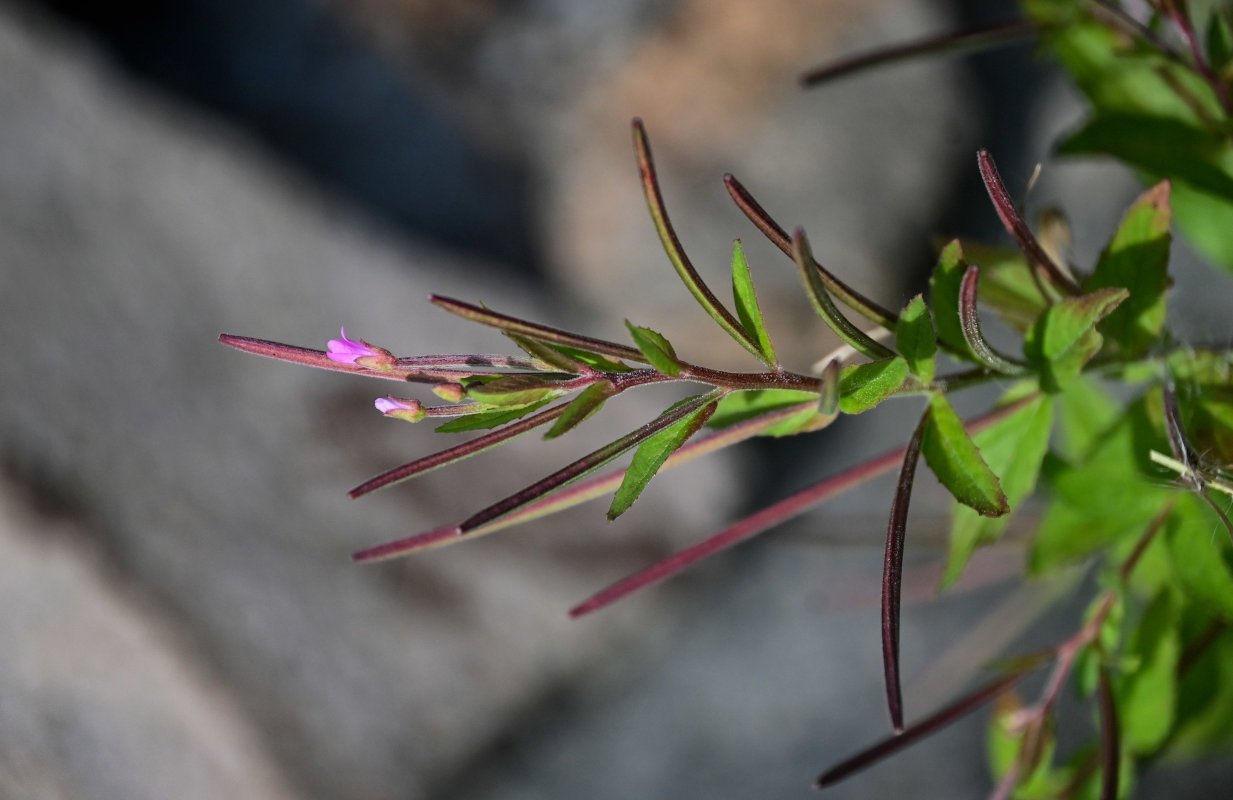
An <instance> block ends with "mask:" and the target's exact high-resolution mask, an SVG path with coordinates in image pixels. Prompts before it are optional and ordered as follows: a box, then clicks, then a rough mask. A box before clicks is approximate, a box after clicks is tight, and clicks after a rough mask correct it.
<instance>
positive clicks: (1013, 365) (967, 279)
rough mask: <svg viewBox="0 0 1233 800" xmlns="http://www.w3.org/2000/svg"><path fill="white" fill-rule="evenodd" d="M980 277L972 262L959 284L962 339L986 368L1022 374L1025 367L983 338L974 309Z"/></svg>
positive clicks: (1011, 373) (978, 317)
mask: <svg viewBox="0 0 1233 800" xmlns="http://www.w3.org/2000/svg"><path fill="white" fill-rule="evenodd" d="M979 278H980V267H978V266H976V265H975V264H973V265H972V266H970V267H968V268H967V271H966V272H964V273H963V280H962V281H961V282H960V284H959V327H960V330H962V332H963V340H964V341H965V342H967V345H968V349H969V350H971V351H972V355H974V356H976V360H977V361H979V362H980V363H981V364H983V365H984V366H985V367H986V368H987V369H990V370H993V371H994V372H1000V373H1002V374H1003V375H1022V374H1024V373H1025V372H1027V367H1026V366H1024V365H1023V364H1019V363H1017V362H1015V361H1013V360H1011V359H1009V358H1007V357H1006V356H1004V355H1002V354H1001V353H999V352H998V351H997V350H995V349H994V348H993V345H991V344H989V342H988V341H987V340H986V339H985V334H984V332H983V331H982V330H981V327H980V316H979V314H977V311H976V287H977V281H978V280H979Z"/></svg>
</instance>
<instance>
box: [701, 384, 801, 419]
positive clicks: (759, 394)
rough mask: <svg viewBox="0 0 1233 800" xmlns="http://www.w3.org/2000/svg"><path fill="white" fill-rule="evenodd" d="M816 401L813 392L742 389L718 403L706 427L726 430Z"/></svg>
mask: <svg viewBox="0 0 1233 800" xmlns="http://www.w3.org/2000/svg"><path fill="white" fill-rule="evenodd" d="M817 401H818V395H817V394H815V393H814V392H803V391H798V390H796V389H744V390H741V391H736V392H732V393H730V394H728V395H726V396H724V398H723V399H722V400H720V401H719V407H718V408H717V409H716V410H715V414H714V415H713V416H712V417H711V419H710V421H709V422H707V427H710V428H727V427H729V426H731V425H736V424H737V423H739V422H744V421H745V420H748V419H753V418H754V417H759V416H762V415H763V414H766V413H769V412H771V411H778V410H780V409H783V408H788V407H790V406H796V405H801V404H802V403H817Z"/></svg>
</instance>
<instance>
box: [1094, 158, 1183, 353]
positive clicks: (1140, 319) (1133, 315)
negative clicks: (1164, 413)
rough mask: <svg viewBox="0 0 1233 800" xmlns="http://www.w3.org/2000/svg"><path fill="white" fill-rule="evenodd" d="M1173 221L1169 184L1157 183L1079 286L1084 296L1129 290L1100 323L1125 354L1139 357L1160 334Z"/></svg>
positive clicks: (1119, 227)
mask: <svg viewBox="0 0 1233 800" xmlns="http://www.w3.org/2000/svg"><path fill="white" fill-rule="evenodd" d="M1171 219H1172V212H1171V210H1170V207H1169V182H1168V181H1161V182H1160V183H1158V184H1156V185H1155V186H1153V187H1152V188H1151V189H1148V190H1147V191H1146V192H1145V193H1144V194H1143V196H1142V197H1140V198H1139V199H1138V200H1137V201H1136V202H1135V204H1134V205H1133V206H1131V207H1130V210H1129V211H1127V212H1126V216H1125V218H1123V219H1122V223H1121V225H1119V226H1118V229H1117V231H1116V232H1115V233H1114V234H1113V239H1112V241H1110V242H1109V246H1108V247H1106V248H1105V250H1104V252H1103V253H1101V254H1100V261H1099V262H1097V264H1096V270H1095V271H1094V272H1093V273H1092V275H1091V277H1089V278H1088V279H1087V280H1086V281H1085V282H1084V284H1083V290H1084V291H1085V292H1092V291H1095V290H1096V289H1104V288H1108V287H1121V288H1123V289H1127V290H1129V291H1130V296H1129V297H1127V298H1126V302H1124V303H1122V304H1121V305H1120V306H1118V307H1117V308H1115V309H1114V310H1113V311H1112V312H1110V313H1109V316H1108V317H1106V318H1105V319H1104V320H1103V321H1102V322H1101V323H1100V332H1101V333H1103V334H1104V335H1105V336H1106V337H1108V338H1109V339H1110V340H1112V341H1113V342H1114V343H1116V344H1117V345H1118V346H1119V347H1120V348H1121V349H1122V350H1123V351H1124V352H1125V353H1126V354H1127V355H1139V354H1141V353H1143V352H1144V351H1145V350H1146V349H1147V348H1148V347H1149V346H1150V345H1151V344H1152V343H1153V342H1155V341H1156V340H1157V339H1159V338H1160V334H1161V331H1163V330H1164V322H1165V290H1166V289H1168V287H1169V274H1168V266H1169V242H1170V236H1169V223H1170V221H1171Z"/></svg>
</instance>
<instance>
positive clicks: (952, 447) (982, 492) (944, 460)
mask: <svg viewBox="0 0 1233 800" xmlns="http://www.w3.org/2000/svg"><path fill="white" fill-rule="evenodd" d="M929 409H930V413H929V415H928V417H927V419H928V422H927V424H926V425H925V432H924V437H923V439H922V443H921V450H922V452H923V453H924V456H925V462H926V463H927V464H928V465H929V468H930V469H931V470H933V473H934V474H935V475H937V477H938V480H939V481H941V482H942V485H943V486H945V487H946V488H947V489H948V490H949V491H950V493H951V494H952V495H954V496H955V499H956V500H958V501H959V502H960V503H963V504H964V505H966V506H970V507H971V508H973V509H975V510H976V512H977V513H979V514H981V515H982V516H986V517H1000V516H1002V515H1003V514H1005V513H1006V512H1008V511H1009V510H1010V504H1009V502H1008V501H1007V499H1006V495H1005V493H1004V492H1003V491H1002V484H1001V482H1000V481H999V480H998V476H997V475H994V474H993V470H991V469H989V465H988V464H986V463H985V460H984V459H983V458H982V457H981V455H980V451H979V450H978V449H977V448H976V445H975V444H974V443H973V442H972V439H971V437H970V436H969V435H968V433H967V431H966V430H964V426H963V420H961V419H959V415H958V414H956V413H955V409H954V407H952V406H951V404H950V401H949V400H947V399H946V396H945V395H940V394H937V395H934V396H933V397H931V398H930V400H929Z"/></svg>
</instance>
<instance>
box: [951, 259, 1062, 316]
mask: <svg viewBox="0 0 1233 800" xmlns="http://www.w3.org/2000/svg"><path fill="white" fill-rule="evenodd" d="M963 251H964V253H965V254H966V255H967V257H968V258H970V259H971V260H972V263H974V264H979V265H980V299H981V302H982V303H984V304H985V305H987V306H989V307H990V308H992V309H993V310H994V311H995V312H996V313H997V315H998V316H999V317H1001V318H1002V320H1003V321H1005V322H1006V324H1008V325H1010V326H1011V327H1012V328H1014V329H1015V330H1017V331H1021V332H1022V331H1026V330H1027V329H1028V328H1030V327H1032V323H1033V322H1035V321H1036V318H1037V317H1039V316H1040V313H1041V312H1042V311H1044V310H1045V307H1046V306H1047V305H1048V304H1047V303H1046V302H1045V298H1044V297H1042V296H1041V288H1042V287H1043V286H1045V284H1044V282H1043V281H1040V282H1038V281H1035V280H1033V279H1032V271H1031V267H1029V266H1028V263H1027V259H1026V258H1024V257H1023V253H1022V252H1021V251H1019V250H1017V249H1015V248H1011V247H996V246H991V245H981V244H973V243H971V242H968V243H966V244H965V245H964V246H963ZM962 277H963V273H962V272H960V274H959V278H960V279H962ZM957 285H958V284H957ZM1050 298H1051V299H1058V298H1057V297H1056V296H1055V295H1053V294H1051V295H1050Z"/></svg>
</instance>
